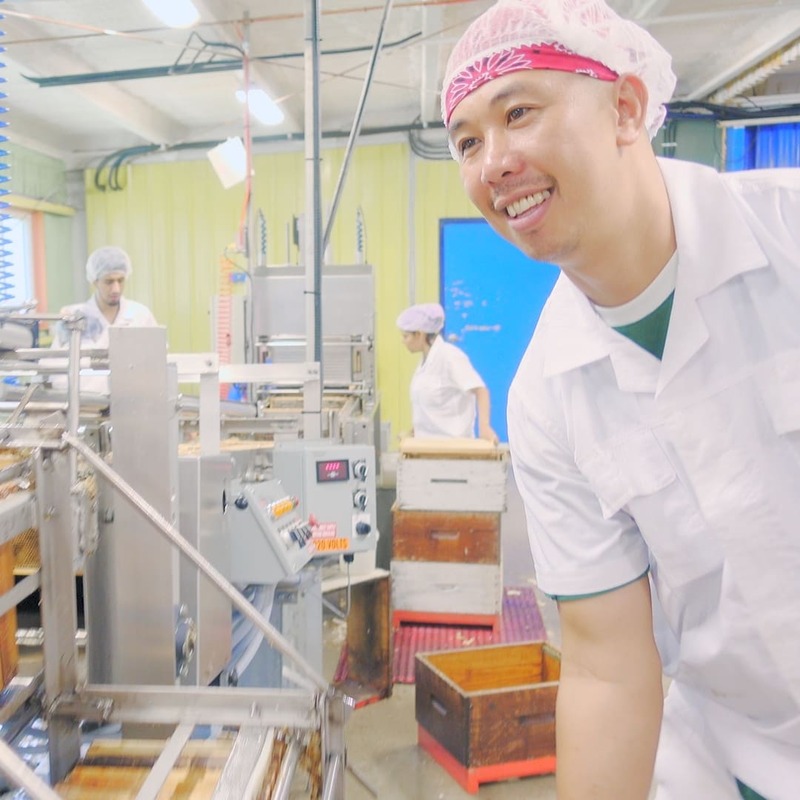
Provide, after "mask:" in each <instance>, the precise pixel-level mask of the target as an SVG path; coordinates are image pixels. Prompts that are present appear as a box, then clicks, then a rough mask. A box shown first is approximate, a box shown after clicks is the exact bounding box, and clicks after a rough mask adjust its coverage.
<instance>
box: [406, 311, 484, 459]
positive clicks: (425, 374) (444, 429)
mask: <svg viewBox="0 0 800 800" xmlns="http://www.w3.org/2000/svg"><path fill="white" fill-rule="evenodd" d="M397 327H398V328H400V330H401V331H402V332H403V343H404V344H405V346H406V347H407V348H408V350H409V352H411V353H422V361H421V362H420V364H419V366H418V367H417V369H416V371H415V372H414V377H413V378H412V379H411V410H412V420H413V424H414V436H417V437H423V436H424V437H428V436H447V437H461V438H467V439H472V438H475V418H476V416H477V418H478V436H479V437H480V438H481V439H486V440H487V441H489V442H492V444H496V443H497V434H496V433H495V432H494V431H493V430H492V427H491V425H490V423H489V417H490V413H489V412H490V400H489V390H488V389H487V388H486V384H485V383H484V382H483V379H482V378H481V376H480V375H479V374H478V373H477V371H476V370H475V367H473V366H472V364H471V363H470V360H469V358H468V357H467V355H466V353H464V352H463V351H462V350H459V349H458V348H457V347H456V346H455V345H452V344H449V343H448V342H446V341H444V339H443V338H442V337H441V336H440V333H441V330H442V328H443V327H444V309H443V308H442V307H441V306H440V305H439V304H438V303H421V304H419V305H414V306H411V307H410V308H407V309H406V310H405V311H403V312H402V314H400V316H399V317H398V318H397Z"/></svg>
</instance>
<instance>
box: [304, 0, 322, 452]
mask: <svg viewBox="0 0 800 800" xmlns="http://www.w3.org/2000/svg"><path fill="white" fill-rule="evenodd" d="M305 17H306V20H305V21H306V34H305V131H306V137H305V158H306V203H305V224H304V229H303V240H304V243H305V246H304V248H303V249H304V251H305V252H304V260H305V269H306V282H305V292H306V361H316V362H317V363H318V364H319V365H320V374H322V253H323V248H322V189H321V179H320V162H321V155H320V153H321V149H322V147H321V142H322V132H321V130H320V100H319V65H320V52H319V28H320V4H319V0H307V4H306V14H305ZM321 411H322V382H320V389H319V392H318V393H316V392H315V394H314V396H313V397H309V392H308V391H307V390H306V391H304V393H303V436H304V438H306V439H318V438H319V437H320V432H321V429H322V421H321V419H320V414H321Z"/></svg>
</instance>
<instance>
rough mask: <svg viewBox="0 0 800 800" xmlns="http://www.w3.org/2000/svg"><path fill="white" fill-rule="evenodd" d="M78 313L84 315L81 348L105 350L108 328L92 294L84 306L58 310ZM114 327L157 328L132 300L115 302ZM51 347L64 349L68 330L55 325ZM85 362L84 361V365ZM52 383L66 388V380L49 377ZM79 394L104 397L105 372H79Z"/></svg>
mask: <svg viewBox="0 0 800 800" xmlns="http://www.w3.org/2000/svg"><path fill="white" fill-rule="evenodd" d="M78 311H80V312H82V313H83V314H84V315H85V316H86V329H85V330H84V331H83V333H82V334H81V346H82V347H96V348H98V349H105V348H107V347H108V329H109V328H110V327H111V324H110V323H109V321H108V320H107V319H106V318H105V317H104V316H103V312H102V311H101V310H100V307H99V306H98V305H97V299H96V297H95V295H92V296H91V297H90V298H89V299H88V300H87V301H86V302H84V303H75V304H74V305H71V306H66V307H65V308H63V309H62V311H61V313H62V314H64V315H69V314H75V313H77V312H78ZM113 325H114V327H115V328H116V327H120V328H122V327H125V328H133V327H152V326H155V325H158V323H157V322H156V318H155V317H154V316H153V314H152V312H151V311H150V309H149V308H148V307H147V306H145V305H142V303H137V302H135V301H134V300H128V299H126V298H125V297H121V298H120V301H119V311H118V312H117V316H116V319H115V320H114V322H113ZM52 346H53V347H57V348H64V347H68V346H69V331H67V330H66V329H65V328H64V327H63V326H61V325H58V326H56V329H55V332H54V334H53V344H52ZM88 363H89V360H88V359H86V360H85V364H86V365H87V366H88ZM81 365H82V366H84V360H83V359H82V360H81ZM52 384H53V386H54V387H56V388H64V387H66V378H64V377H63V376H58V377H55V376H54V378H53V380H52ZM81 391H83V392H97V393H100V394H108V374H107V373H106V372H100V371H96V372H92V371H89V370H83V371H82V372H81Z"/></svg>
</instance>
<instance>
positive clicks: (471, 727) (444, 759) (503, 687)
mask: <svg viewBox="0 0 800 800" xmlns="http://www.w3.org/2000/svg"><path fill="white" fill-rule="evenodd" d="M415 671H416V687H415V715H416V720H417V725H418V737H419V743H420V745H421V746H422V747H423V748H424V749H425V750H426V751H427V752H428V753H430V754H431V755H432V756H433V758H434V759H436V761H438V762H439V763H440V764H441V765H442V766H443V767H444V768H445V769H446V770H447V771H448V772H449V773H450V774H451V775H452V776H453V777H454V778H455V779H456V780H457V781H458V782H459V783H460V784H461V786H462V787H463V788H464V789H466V790H467V791H468V792H470V793H475V792H477V791H478V788H479V785H480V784H481V783H489V782H492V781H498V780H506V779H508V778H518V777H522V776H527V775H543V774H547V773H551V772H554V771H555V766H556V758H555V753H556V734H555V708H556V694H557V692H558V682H559V678H560V676H561V654H560V653H559V652H558V650H556V649H555V648H553V647H551V646H550V645H548V644H546V643H545V642H519V643H516V644H501V645H492V646H489V647H472V648H465V649H460V650H450V651H447V652H438V653H418V654H417V656H416V663H415Z"/></svg>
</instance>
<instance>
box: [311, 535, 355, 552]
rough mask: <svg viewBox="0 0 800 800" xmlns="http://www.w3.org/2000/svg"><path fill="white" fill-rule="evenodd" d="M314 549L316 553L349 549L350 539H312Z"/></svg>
mask: <svg viewBox="0 0 800 800" xmlns="http://www.w3.org/2000/svg"><path fill="white" fill-rule="evenodd" d="M312 541H313V543H314V549H315V550H316V551H317V552H318V553H331V552H333V551H336V550H349V549H350V540H349V539H345V538H337V539H312Z"/></svg>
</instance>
